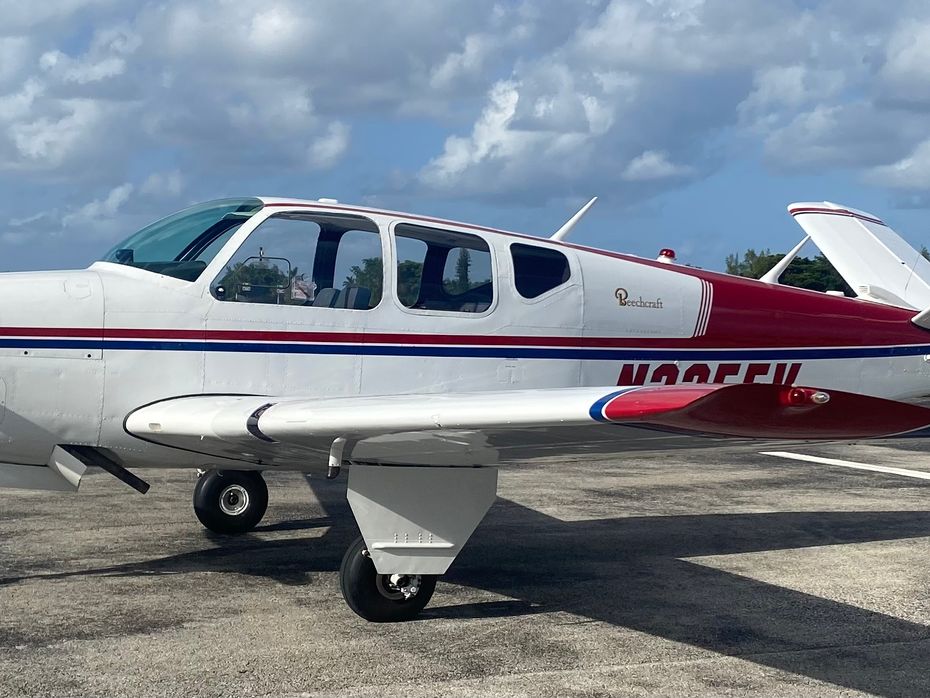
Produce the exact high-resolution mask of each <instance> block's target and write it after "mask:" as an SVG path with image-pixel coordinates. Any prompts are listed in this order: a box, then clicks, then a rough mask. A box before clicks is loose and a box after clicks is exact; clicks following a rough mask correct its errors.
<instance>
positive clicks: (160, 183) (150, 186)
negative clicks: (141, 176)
mask: <svg viewBox="0 0 930 698" xmlns="http://www.w3.org/2000/svg"><path fill="white" fill-rule="evenodd" d="M183 188H184V177H183V176H182V175H181V172H180V171H179V170H172V171H171V172H153V173H152V174H150V175H149V176H148V177H147V178H146V180H145V181H144V182H143V183H142V186H140V187H139V191H140V192H141V193H142V194H145V195H146V196H152V197H157V198H172V197H176V196H179V195H180V194H181V190H182V189H183Z"/></svg>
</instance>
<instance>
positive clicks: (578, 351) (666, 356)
mask: <svg viewBox="0 0 930 698" xmlns="http://www.w3.org/2000/svg"><path fill="white" fill-rule="evenodd" d="M0 349H104V350H111V351H114V350H116V351H195V352H196V351H207V352H226V353H257V354H330V355H340V354H341V355H351V354H358V355H364V356H424V357H426V356H434V357H450V358H486V359H576V360H578V359H583V360H588V361H676V360H684V361H740V362H746V361H781V360H791V359H869V358H894V357H904V356H920V355H922V354H930V345H918V346H885V347H823V348H810V347H807V348H797V349H795V348H774V349H746V348H742V349H741V348H736V349H688V348H686V347H681V348H676V349H635V348H631V349H627V348H618V349H605V348H596V349H583V348H578V347H512V346H510V347H508V346H486V347H475V346H436V345H422V344H416V345H409V344H408V345H395V344H392V345H384V344H302V343H280V342H210V341H204V342H198V341H173V340H159V339H142V340H138V339H132V340H123V339H108V340H102V339H44V338H43V339H30V338H25V337H16V338H5V339H0Z"/></svg>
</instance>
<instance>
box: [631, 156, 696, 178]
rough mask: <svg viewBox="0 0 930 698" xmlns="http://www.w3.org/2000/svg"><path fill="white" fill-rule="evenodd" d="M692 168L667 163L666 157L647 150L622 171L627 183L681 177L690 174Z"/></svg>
mask: <svg viewBox="0 0 930 698" xmlns="http://www.w3.org/2000/svg"><path fill="white" fill-rule="evenodd" d="M692 171H693V170H692V168H690V167H687V166H685V165H676V164H674V163H672V162H669V160H668V155H667V154H666V153H662V152H656V151H654V150H647V151H646V152H644V153H642V154H641V155H638V156H636V157H635V158H633V159H632V160H631V161H630V164H629V165H627V166H626V169H625V170H624V171H623V175H622V176H623V179H625V180H627V181H629V182H644V181H650V180H655V179H666V178H668V177H683V176H687V175H689V174H691V173H692Z"/></svg>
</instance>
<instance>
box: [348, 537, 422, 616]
mask: <svg viewBox="0 0 930 698" xmlns="http://www.w3.org/2000/svg"><path fill="white" fill-rule="evenodd" d="M419 577H420V583H419V585H418V589H417V592H416V594H415V595H413V596H411V597H410V598H405V597H404V595H403V594H401V593H399V592H392V591H391V589H392V585H391V584H390V581H389V580H390V575H387V574H378V572H377V570H375V563H374V562H372V561H371V558H370V557H369V556H368V550H367V547H366V545H365V541H364V540H363V539H362V538H358V539H356V540H355V542H354V543H352V545H350V546H349V549H348V550H347V551H346V554H345V557H343V558H342V566H341V567H340V568H339V586H340V588H341V589H342V596H343V598H344V599H345V600H346V603H347V604H348V605H349V608H351V609H352V610H353V611H355V613H357V614H358V615H360V616H361V617H362V618H364V619H365V620H367V621H371V622H372V623H399V622H402V621H405V620H412V619H413V618H415V617H416V616H417V615H418V614H419V613H420V611H422V610H423V609H424V608H425V607H426V604H428V603H429V600H430V599H431V598H432V596H433V592H434V591H435V590H436V579H437V576H436V575H430V574H424V575H419Z"/></svg>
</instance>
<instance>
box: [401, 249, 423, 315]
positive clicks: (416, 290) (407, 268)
mask: <svg viewBox="0 0 930 698" xmlns="http://www.w3.org/2000/svg"><path fill="white" fill-rule="evenodd" d="M422 277H423V262H416V261H414V260H412V259H405V260H404V261H403V262H401V263H400V264H398V265H397V297H398V299H400V302H401V303H403V304H404V305H406V306H407V307H408V308H412V307H413V306H414V305H415V304H416V302H417V299H418V298H419V296H420V280H421V278H422Z"/></svg>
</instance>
